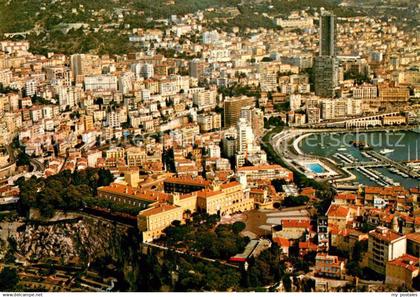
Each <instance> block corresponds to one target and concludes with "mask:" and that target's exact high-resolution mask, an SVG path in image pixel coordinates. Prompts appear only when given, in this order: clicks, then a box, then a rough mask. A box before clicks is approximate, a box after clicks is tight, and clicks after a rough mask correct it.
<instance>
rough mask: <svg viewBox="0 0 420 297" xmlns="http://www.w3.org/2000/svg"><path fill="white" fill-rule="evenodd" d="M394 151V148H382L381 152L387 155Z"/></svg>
mask: <svg viewBox="0 0 420 297" xmlns="http://www.w3.org/2000/svg"><path fill="white" fill-rule="evenodd" d="M393 151H394V150H393V149H387V148H385V149H382V150H380V151H379V153H381V154H382V155H386V154H389V153H392V152H393Z"/></svg>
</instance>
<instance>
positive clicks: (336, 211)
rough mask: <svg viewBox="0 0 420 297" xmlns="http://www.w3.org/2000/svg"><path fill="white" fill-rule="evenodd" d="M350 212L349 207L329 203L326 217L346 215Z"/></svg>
mask: <svg viewBox="0 0 420 297" xmlns="http://www.w3.org/2000/svg"><path fill="white" fill-rule="evenodd" d="M349 212H350V209H349V208H347V207H345V206H341V205H337V204H331V205H330V207H329V208H328V211H327V216H328V217H347V216H348V214H349Z"/></svg>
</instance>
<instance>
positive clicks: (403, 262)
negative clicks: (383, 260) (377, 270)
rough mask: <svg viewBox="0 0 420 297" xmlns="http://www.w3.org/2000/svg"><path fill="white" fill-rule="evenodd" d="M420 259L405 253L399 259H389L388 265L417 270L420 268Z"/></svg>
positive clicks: (412, 270)
mask: <svg viewBox="0 0 420 297" xmlns="http://www.w3.org/2000/svg"><path fill="white" fill-rule="evenodd" d="M419 261H420V258H418V257H414V256H411V255H408V254H405V255H402V256H401V257H399V258H397V259H394V260H392V261H389V262H388V265H394V266H399V267H401V268H404V269H407V270H409V271H411V272H414V271H416V270H419Z"/></svg>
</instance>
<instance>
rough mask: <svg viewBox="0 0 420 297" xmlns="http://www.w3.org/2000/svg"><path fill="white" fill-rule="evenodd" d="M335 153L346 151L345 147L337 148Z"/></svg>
mask: <svg viewBox="0 0 420 297" xmlns="http://www.w3.org/2000/svg"><path fill="white" fill-rule="evenodd" d="M337 151H340V152H342V151H347V149H346V148H345V147H343V146H342V147H339V148H338V149H337Z"/></svg>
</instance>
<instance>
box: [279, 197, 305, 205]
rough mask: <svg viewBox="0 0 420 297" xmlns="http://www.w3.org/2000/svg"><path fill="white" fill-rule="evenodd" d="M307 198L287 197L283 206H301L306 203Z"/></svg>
mask: <svg viewBox="0 0 420 297" xmlns="http://www.w3.org/2000/svg"><path fill="white" fill-rule="evenodd" d="M308 201H309V198H308V197H307V196H303V195H299V196H288V197H286V198H285V199H284V201H283V205H284V206H286V207H294V206H302V205H305V204H306V203H308Z"/></svg>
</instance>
